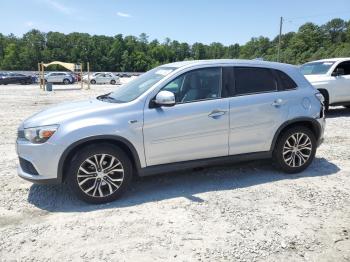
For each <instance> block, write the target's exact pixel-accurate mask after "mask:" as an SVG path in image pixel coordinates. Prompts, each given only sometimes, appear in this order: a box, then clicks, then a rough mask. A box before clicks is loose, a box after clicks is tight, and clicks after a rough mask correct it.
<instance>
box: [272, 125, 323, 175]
mask: <svg viewBox="0 0 350 262" xmlns="http://www.w3.org/2000/svg"><path fill="white" fill-rule="evenodd" d="M316 146H317V145H316V138H315V135H314V133H313V132H312V131H311V130H310V129H308V128H306V127H302V126H297V127H293V128H290V129H288V130H286V131H285V132H283V133H282V135H281V136H280V138H279V139H278V141H277V143H276V146H275V149H274V152H273V160H274V163H275V164H276V165H277V166H278V167H279V168H280V169H281V170H282V171H284V172H286V173H298V172H301V171H303V170H304V169H306V168H307V167H308V166H309V165H310V164H311V162H312V160H313V159H314V157H315V153H316Z"/></svg>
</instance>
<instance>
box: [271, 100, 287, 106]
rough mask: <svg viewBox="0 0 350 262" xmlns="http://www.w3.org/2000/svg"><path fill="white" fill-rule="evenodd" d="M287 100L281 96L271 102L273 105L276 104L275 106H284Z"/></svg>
mask: <svg viewBox="0 0 350 262" xmlns="http://www.w3.org/2000/svg"><path fill="white" fill-rule="evenodd" d="M285 103H286V102H285V101H283V99H281V98H278V99H276V100H275V101H273V103H272V104H271V105H272V106H275V107H279V106H282V105H284V104H285Z"/></svg>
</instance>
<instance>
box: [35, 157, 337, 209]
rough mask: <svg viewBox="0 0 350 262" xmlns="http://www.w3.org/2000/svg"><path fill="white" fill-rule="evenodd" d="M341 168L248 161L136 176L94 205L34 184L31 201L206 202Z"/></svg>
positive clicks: (50, 204) (320, 162) (45, 204)
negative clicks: (297, 168) (287, 168)
mask: <svg viewBox="0 0 350 262" xmlns="http://www.w3.org/2000/svg"><path fill="white" fill-rule="evenodd" d="M339 170H340V169H339V168H338V167H337V166H336V165H335V164H333V163H331V162H329V161H328V160H326V159H325V158H316V159H315V160H314V161H313V163H312V165H311V166H310V167H309V168H308V169H307V170H305V171H304V172H302V173H299V174H295V175H287V174H284V173H282V172H280V171H277V170H275V169H274V168H273V167H272V165H271V163H270V161H254V162H245V163H240V164H235V165H230V166H217V167H211V168H203V169H197V170H190V171H183V172H177V173H168V174H162V175H157V176H151V177H143V178H136V179H135V180H134V183H133V184H132V186H131V187H130V189H129V190H128V191H127V192H126V193H125V194H124V195H123V196H122V198H121V199H119V200H116V201H114V202H112V203H107V204H101V205H91V204H87V203H85V202H82V201H80V200H78V199H77V198H76V197H75V196H74V195H73V194H72V193H71V192H70V191H69V190H68V187H67V185H36V184H34V185H32V186H31V187H30V190H29V195H28V201H29V202H30V203H31V204H33V205H35V206H36V207H38V208H40V209H43V210H46V211H49V212H89V211H94V210H101V209H111V208H123V207H130V206H136V205H141V204H144V203H148V202H155V201H161V200H166V199H172V198H178V197H184V198H187V199H188V200H190V201H194V202H203V201H204V200H203V199H201V198H200V197H198V196H195V195H196V194H199V193H205V192H213V191H224V190H235V189H238V188H247V187H251V186H255V185H259V184H265V183H271V182H275V181H279V180H295V179H299V178H303V177H315V178H317V177H320V176H329V175H332V174H335V173H337V172H338V171H339Z"/></svg>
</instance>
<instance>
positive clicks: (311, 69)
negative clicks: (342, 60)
mask: <svg viewBox="0 0 350 262" xmlns="http://www.w3.org/2000/svg"><path fill="white" fill-rule="evenodd" d="M333 64H334V62H333V61H327V62H314V63H307V64H304V65H302V66H301V68H300V70H301V72H302V73H303V75H323V74H326V73H327V72H328V70H329V69H330V68H331V66H332V65H333Z"/></svg>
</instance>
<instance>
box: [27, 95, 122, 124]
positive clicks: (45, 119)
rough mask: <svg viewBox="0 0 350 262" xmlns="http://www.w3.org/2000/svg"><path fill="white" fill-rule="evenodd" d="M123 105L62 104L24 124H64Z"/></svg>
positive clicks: (105, 103) (96, 100)
mask: <svg viewBox="0 0 350 262" xmlns="http://www.w3.org/2000/svg"><path fill="white" fill-rule="evenodd" d="M121 106H122V104H116V103H108V102H103V101H100V100H98V99H90V100H85V101H77V102H69V103H62V104H58V105H56V106H53V107H50V108H48V109H45V110H43V111H40V112H38V113H36V114H34V115H32V116H31V117H29V118H28V119H26V120H25V121H24V122H23V125H22V126H23V128H28V127H36V126H45V125H53V124H62V123H64V122H66V121H70V120H74V119H80V118H81V117H86V116H88V115H91V116H93V115H99V114H101V111H105V110H110V109H112V110H114V109H115V108H118V107H121Z"/></svg>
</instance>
